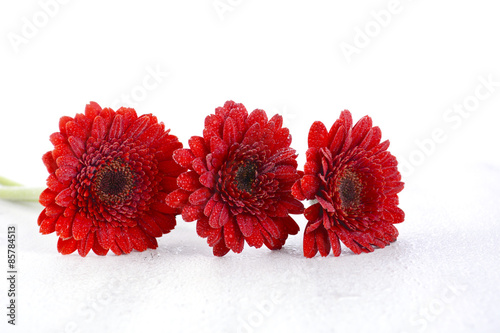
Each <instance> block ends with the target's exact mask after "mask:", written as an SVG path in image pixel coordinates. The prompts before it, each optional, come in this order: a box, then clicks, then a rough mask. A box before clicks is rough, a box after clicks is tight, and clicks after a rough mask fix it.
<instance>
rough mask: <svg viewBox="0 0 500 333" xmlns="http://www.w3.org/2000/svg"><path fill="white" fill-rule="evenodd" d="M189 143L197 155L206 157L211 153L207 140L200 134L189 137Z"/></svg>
mask: <svg viewBox="0 0 500 333" xmlns="http://www.w3.org/2000/svg"><path fill="white" fill-rule="evenodd" d="M188 145H189V148H191V152H192V153H193V155H194V156H195V157H205V156H206V155H207V154H208V153H209V150H208V147H207V145H206V144H205V140H204V139H203V138H202V137H200V136H192V137H191V138H189V140H188Z"/></svg>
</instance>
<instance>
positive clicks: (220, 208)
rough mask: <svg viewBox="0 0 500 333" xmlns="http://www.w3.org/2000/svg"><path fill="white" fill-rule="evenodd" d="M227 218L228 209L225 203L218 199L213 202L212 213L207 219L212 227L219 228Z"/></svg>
mask: <svg viewBox="0 0 500 333" xmlns="http://www.w3.org/2000/svg"><path fill="white" fill-rule="evenodd" d="M228 220H229V209H228V208H227V205H226V204H224V203H223V202H220V201H218V202H217V203H216V204H215V207H214V209H213V210H212V214H211V215H210V218H209V220H208V223H209V224H210V226H211V227H212V228H220V227H222V226H223V225H224V224H226V223H227V221H228Z"/></svg>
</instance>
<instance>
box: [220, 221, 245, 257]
mask: <svg viewBox="0 0 500 333" xmlns="http://www.w3.org/2000/svg"><path fill="white" fill-rule="evenodd" d="M224 242H225V243H226V246H227V247H228V248H230V249H231V250H233V251H234V252H235V253H240V252H241V251H243V246H244V243H245V242H244V238H243V237H242V235H241V232H240V230H239V229H238V228H237V226H236V225H235V222H234V219H230V220H229V221H228V222H227V223H226V224H225V225H224Z"/></svg>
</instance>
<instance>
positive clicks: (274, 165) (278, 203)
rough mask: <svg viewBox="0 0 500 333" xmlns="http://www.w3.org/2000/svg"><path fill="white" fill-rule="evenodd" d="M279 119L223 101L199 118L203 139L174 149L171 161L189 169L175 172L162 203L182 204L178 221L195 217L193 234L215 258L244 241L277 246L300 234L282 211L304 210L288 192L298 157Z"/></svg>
mask: <svg viewBox="0 0 500 333" xmlns="http://www.w3.org/2000/svg"><path fill="white" fill-rule="evenodd" d="M282 123H283V119H282V117H281V116H279V115H275V116H274V117H272V118H271V119H270V120H268V119H267V116H266V113H265V112H264V111H263V110H254V111H253V112H252V113H250V115H248V113H247V110H246V109H245V107H244V106H243V104H236V103H234V102H233V101H228V102H226V103H225V104H224V107H219V108H217V109H216V110H215V114H212V115H209V116H208V117H207V118H206V119H205V129H204V131H203V137H199V136H193V137H191V139H189V147H190V149H179V150H176V151H175V152H174V160H175V161H176V162H177V163H179V165H181V166H182V167H185V168H188V169H189V170H188V171H186V172H184V173H182V174H181V175H180V176H179V177H178V179H177V184H178V185H179V187H180V189H178V190H175V191H174V192H172V193H171V194H169V195H168V197H167V203H168V204H169V205H171V206H172V207H176V208H182V217H183V219H184V220H185V221H187V222H190V221H195V220H198V222H197V225H196V230H197V232H198V235H200V236H201V237H204V238H208V239H207V241H208V244H209V245H210V246H212V247H213V253H214V255H216V256H223V255H225V254H226V253H227V252H228V251H229V250H230V249H231V250H232V251H234V252H236V253H240V252H241V251H242V250H243V246H244V241H245V240H246V242H247V243H248V245H250V246H254V247H257V248H259V247H261V246H262V244H265V245H266V246H267V247H268V248H269V249H280V248H281V247H282V246H283V244H284V243H285V241H286V239H287V237H288V235H290V234H291V235H295V234H297V232H298V231H299V227H298V225H297V224H296V223H295V221H294V220H293V219H292V218H291V217H290V216H289V214H300V213H302V212H303V205H302V203H300V202H299V201H298V200H296V199H295V198H294V197H293V196H292V194H291V188H292V185H293V183H294V182H295V181H296V180H297V179H299V177H300V176H299V174H298V173H297V161H296V158H297V155H296V154H295V150H294V149H292V148H290V143H291V140H292V139H291V136H290V134H289V131H288V129H287V128H283V127H282Z"/></svg>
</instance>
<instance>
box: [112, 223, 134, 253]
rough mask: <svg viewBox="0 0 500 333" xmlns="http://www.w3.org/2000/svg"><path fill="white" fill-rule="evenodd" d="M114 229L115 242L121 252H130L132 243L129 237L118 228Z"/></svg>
mask: <svg viewBox="0 0 500 333" xmlns="http://www.w3.org/2000/svg"><path fill="white" fill-rule="evenodd" d="M114 229H115V242H116V244H117V245H118V246H119V247H120V249H121V250H122V251H123V253H130V252H132V242H131V241H130V237H129V235H128V234H127V233H126V232H124V231H123V230H121V229H119V228H114Z"/></svg>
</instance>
